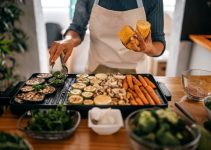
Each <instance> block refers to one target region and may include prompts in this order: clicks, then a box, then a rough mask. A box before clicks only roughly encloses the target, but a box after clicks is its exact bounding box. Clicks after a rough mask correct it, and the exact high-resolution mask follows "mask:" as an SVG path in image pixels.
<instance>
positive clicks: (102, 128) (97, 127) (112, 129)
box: [88, 109, 123, 135]
mask: <svg viewBox="0 0 211 150" xmlns="http://www.w3.org/2000/svg"><path fill="white" fill-rule="evenodd" d="M106 115H111V116H112V117H114V119H115V123H114V124H111V125H110V124H109V125H104V124H103V125H102V124H93V122H92V120H91V110H89V113H88V127H89V128H91V129H92V130H93V131H94V132H95V133H97V134H99V135H111V134H114V133H116V132H117V131H119V129H120V128H121V127H123V119H122V114H121V112H120V110H118V109H111V110H110V111H109V112H107V113H106Z"/></svg>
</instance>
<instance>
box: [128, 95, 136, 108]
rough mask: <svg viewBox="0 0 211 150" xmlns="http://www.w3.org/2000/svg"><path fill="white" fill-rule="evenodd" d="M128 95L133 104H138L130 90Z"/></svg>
mask: <svg viewBox="0 0 211 150" xmlns="http://www.w3.org/2000/svg"><path fill="white" fill-rule="evenodd" d="M128 95H129V96H130V98H129V99H130V103H131V104H132V105H138V104H137V103H136V101H135V99H134V97H133V95H132V94H131V93H129V92H128Z"/></svg>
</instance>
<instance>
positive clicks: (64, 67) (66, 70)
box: [60, 52, 68, 75]
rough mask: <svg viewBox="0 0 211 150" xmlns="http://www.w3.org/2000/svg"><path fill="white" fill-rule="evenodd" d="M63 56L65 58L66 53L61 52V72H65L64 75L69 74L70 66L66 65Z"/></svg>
mask: <svg viewBox="0 0 211 150" xmlns="http://www.w3.org/2000/svg"><path fill="white" fill-rule="evenodd" d="M63 58H64V54H63V52H62V53H61V54H60V60H61V64H62V70H61V72H62V73H63V74H64V75H67V74H68V68H67V66H66V65H65V63H64V61H63Z"/></svg>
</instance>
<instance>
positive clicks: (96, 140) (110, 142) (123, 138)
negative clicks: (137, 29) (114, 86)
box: [0, 77, 207, 150]
mask: <svg viewBox="0 0 211 150" xmlns="http://www.w3.org/2000/svg"><path fill="white" fill-rule="evenodd" d="M156 79H157V80H158V81H160V82H163V83H165V85H166V86H167V87H168V89H169V90H170V91H171V93H172V101H171V102H170V103H169V107H170V108H172V109H174V110H175V111H176V112H178V113H180V112H179V111H178V110H177V109H176V108H175V106H174V103H175V102H176V101H179V100H180V99H181V98H182V97H183V99H184V100H185V99H186V98H185V97H184V95H185V94H184V91H183V87H182V83H181V78H179V77H172V78H169V77H156ZM182 104H183V106H184V107H185V108H186V109H188V111H189V112H190V113H191V114H192V115H193V116H194V117H195V118H196V120H197V122H198V123H200V124H202V123H203V122H204V120H206V118H207V114H206V111H205V110H204V109H203V105H202V103H193V102H188V101H184V102H182ZM180 114H181V113H180ZM17 119H18V118H17V116H15V115H13V114H11V113H10V111H9V110H6V111H5V112H4V114H3V115H2V116H0V131H7V132H10V133H16V134H18V135H21V136H23V137H25V138H27V139H28V140H29V142H30V143H31V144H32V146H33V148H34V149H35V150H37V149H39V150H45V149H50V150H54V149H55V150H58V149H59V150H66V149H68V150H70V149H71V150H80V149H88V150H99V149H100V150H108V149H109V150H119V149H121V150H128V149H131V146H130V143H129V140H128V138H127V134H126V131H125V128H121V129H120V131H119V132H118V133H116V134H114V135H109V136H100V135H97V134H95V133H94V132H93V131H92V130H91V129H89V128H88V122H87V119H82V121H81V123H80V125H79V127H78V129H77V130H76V132H75V133H74V134H73V135H72V136H71V137H70V138H68V139H65V140H59V141H45V140H34V139H31V138H30V137H27V136H26V135H25V134H24V133H22V132H20V131H18V130H17V129H16V123H17Z"/></svg>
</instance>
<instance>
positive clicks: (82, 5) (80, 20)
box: [64, 0, 90, 41]
mask: <svg viewBox="0 0 211 150" xmlns="http://www.w3.org/2000/svg"><path fill="white" fill-rule="evenodd" d="M89 18H90V11H89V0H78V1H77V3H76V6H75V13H74V17H73V21H72V23H70V26H69V27H68V29H67V30H66V32H65V34H64V36H65V35H66V34H67V32H68V31H70V30H72V31H75V32H77V33H78V34H79V35H80V37H81V40H82V41H83V40H84V37H85V34H86V30H87V24H88V22H89Z"/></svg>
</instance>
